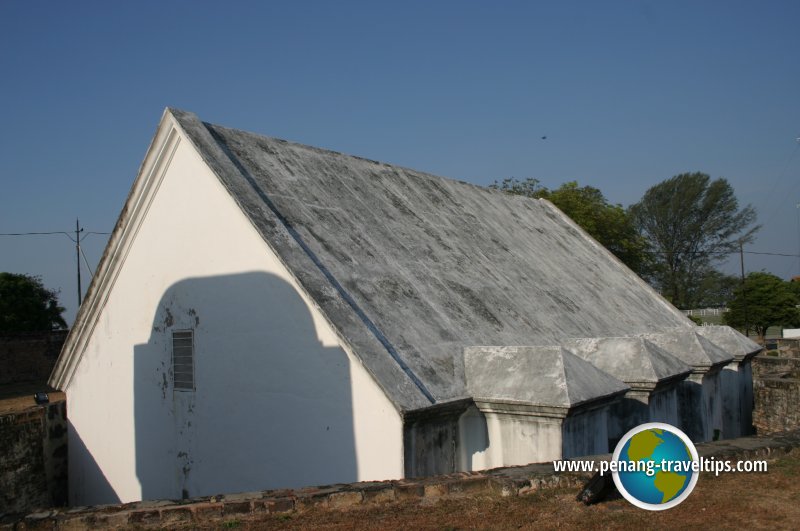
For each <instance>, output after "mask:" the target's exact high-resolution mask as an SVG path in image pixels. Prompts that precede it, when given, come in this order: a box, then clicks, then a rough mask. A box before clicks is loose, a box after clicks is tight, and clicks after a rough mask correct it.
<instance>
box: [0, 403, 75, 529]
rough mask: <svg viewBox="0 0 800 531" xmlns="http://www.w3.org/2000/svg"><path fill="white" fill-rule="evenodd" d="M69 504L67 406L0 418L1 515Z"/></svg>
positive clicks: (39, 408)
mask: <svg viewBox="0 0 800 531" xmlns="http://www.w3.org/2000/svg"><path fill="white" fill-rule="evenodd" d="M66 502H67V404H66V402H64V401H63V400H61V401H59V402H53V403H50V404H47V405H42V406H36V407H32V408H30V409H27V410H25V411H19V412H14V413H8V414H5V415H2V416H0V514H3V513H9V514H10V513H25V512H31V511H34V510H35V509H43V508H47V507H51V506H54V505H56V506H59V505H64V504H66Z"/></svg>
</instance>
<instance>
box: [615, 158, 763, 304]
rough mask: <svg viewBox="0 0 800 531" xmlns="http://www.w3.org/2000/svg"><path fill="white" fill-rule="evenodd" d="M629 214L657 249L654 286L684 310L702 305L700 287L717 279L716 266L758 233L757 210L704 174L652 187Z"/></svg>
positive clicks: (722, 181) (682, 176)
mask: <svg viewBox="0 0 800 531" xmlns="http://www.w3.org/2000/svg"><path fill="white" fill-rule="evenodd" d="M629 212H630V214H631V216H632V217H633V220H634V222H635V223H636V225H637V227H638V228H639V230H640V231H641V233H642V234H643V235H644V236H645V237H647V239H648V240H649V241H650V242H651V244H652V246H653V249H654V250H655V254H654V261H655V268H654V270H653V281H654V284H655V285H656V287H657V288H658V289H660V290H661V292H662V294H663V295H664V296H665V297H667V298H669V299H670V300H671V301H672V303H673V304H674V305H676V306H677V307H679V308H684V309H686V308H694V307H697V306H699V305H700V302H701V301H700V299H701V298H702V297H700V295H699V292H701V291H702V290H700V289H699V287H700V286H701V285H702V284H703V282H704V281H705V279H706V277H708V276H709V275H714V268H713V264H714V263H716V262H718V261H720V260H722V259H724V258H725V255H726V254H727V253H730V252H732V251H735V250H737V249H738V246H739V244H740V242H742V243H747V242H750V241H752V239H753V235H754V233H755V231H756V230H757V229H758V227H756V226H753V224H754V223H755V220H756V212H755V210H754V209H753V208H752V207H751V206H746V207H744V208H742V209H740V208H739V204H738V201H737V200H736V196H735V194H734V191H733V188H732V187H731V185H730V184H728V181H726V180H725V179H716V180H713V181H712V180H711V178H710V177H709V176H708V175H706V174H704V173H683V174H680V175H676V176H674V177H672V178H670V179H667V180H666V181H663V182H661V183H659V184H657V185H655V186H653V187H652V188H650V189H649V190H647V192H645V194H644V197H642V200H641V201H639V202H638V203H636V204H635V205H632V206H631V208H630V209H629ZM712 280H714V279H712Z"/></svg>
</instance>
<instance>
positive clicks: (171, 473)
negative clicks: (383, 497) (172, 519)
mask: <svg viewBox="0 0 800 531" xmlns="http://www.w3.org/2000/svg"><path fill="white" fill-rule="evenodd" d="M175 331H191V332H192V334H193V349H194V390H176V389H175V388H174V384H173V370H172V334H173V332H175ZM318 337H319V336H318V330H317V326H316V324H315V322H314V319H313V317H312V315H311V313H310V311H309V308H308V306H307V305H306V302H305V301H304V300H303V298H302V297H301V296H300V294H299V293H298V292H297V291H296V290H295V289H294V287H293V286H292V285H290V284H289V283H288V282H286V281H285V280H283V279H281V278H279V277H277V276H275V275H271V274H266V273H244V274H235V275H225V276H215V277H207V278H194V279H187V280H183V281H180V282H178V283H176V284H174V285H172V286H171V287H170V288H169V289H168V290H167V291H166V292H165V293H164V294H163V296H162V297H161V301H160V302H159V305H158V309H157V311H156V314H155V316H154V317H153V326H152V333H151V335H150V338H149V340H148V341H147V343H144V344H139V345H136V346H135V348H134V393H135V396H134V421H135V433H136V435H135V441H136V442H135V444H136V451H135V454H136V474H137V476H138V479H139V482H140V484H141V489H142V499H158V498H180V497H184V498H185V497H190V496H201V495H209V494H216V493H224V492H241V491H249V490H262V489H268V488H283V487H299V486H305V485H319V484H325V483H332V482H351V481H356V480H357V479H358V470H357V463H356V455H355V442H354V432H353V404H352V391H351V377H350V366H349V361H348V358H347V355H346V353H345V352H344V351H343V350H342V349H341V348H340V347H339V346H338V345H336V346H334V345H331V346H324V345H323V344H322V343H321V342H320V340H319V339H318Z"/></svg>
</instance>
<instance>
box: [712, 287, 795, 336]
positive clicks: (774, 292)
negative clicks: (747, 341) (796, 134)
mask: <svg viewBox="0 0 800 531" xmlns="http://www.w3.org/2000/svg"><path fill="white" fill-rule="evenodd" d="M798 304H800V297H798V295H797V293H796V291H795V290H794V289H793V287H792V286H791V285H790V283H789V282H786V281H784V280H782V279H780V278H779V277H776V276H775V275H773V274H770V273H765V272H754V273H750V274H749V275H747V277H745V282H744V286H739V288H737V289H736V291H735V293H734V299H733V301H731V303H730V304H729V305H728V308H729V309H730V311H729V312H727V313H726V314H725V324H727V325H729V326H733V327H736V328H740V329H744V328H745V325H747V328H748V329H752V330H755V332H756V333H757V334H758V335H759V336H760V337H762V338H763V337H764V334H766V332H767V328H769V327H770V326H783V327H789V328H791V327H796V326H800V310H798V308H797V305H798ZM745 312H746V314H747V315H745Z"/></svg>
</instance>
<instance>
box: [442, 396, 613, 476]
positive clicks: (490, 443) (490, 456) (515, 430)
mask: <svg viewBox="0 0 800 531" xmlns="http://www.w3.org/2000/svg"><path fill="white" fill-rule="evenodd" d="M607 423H608V407H607V406H603V407H599V408H594V409H590V410H584V411H578V412H577V413H572V414H571V415H569V416H567V417H566V418H556V417H547V416H544V415H535V414H509V413H497V412H491V411H480V410H479V409H478V408H477V407H474V406H472V407H470V408H469V409H468V410H467V411H466V412H465V413H464V414H463V415H462V416H461V418H460V419H459V444H460V448H459V455H458V459H459V461H458V465H459V470H462V471H472V470H486V469H489V468H496V467H501V466H515V465H526V464H528V463H544V462H548V461H553V460H556V459H566V458H570V457H576V456H582V455H596V454H602V453H606V452H608V432H607V427H606V426H607Z"/></svg>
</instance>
